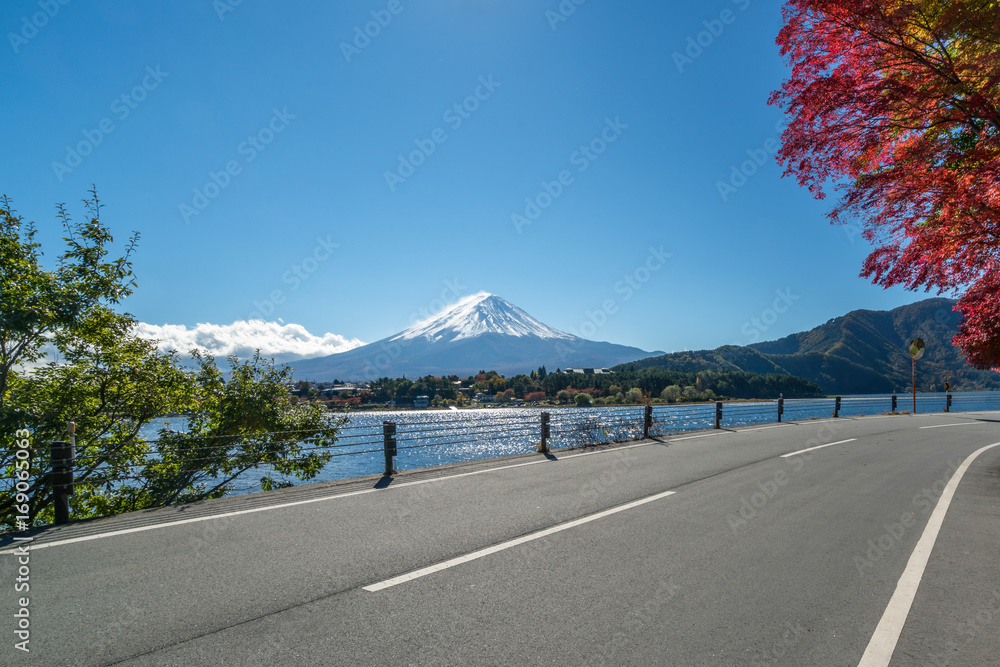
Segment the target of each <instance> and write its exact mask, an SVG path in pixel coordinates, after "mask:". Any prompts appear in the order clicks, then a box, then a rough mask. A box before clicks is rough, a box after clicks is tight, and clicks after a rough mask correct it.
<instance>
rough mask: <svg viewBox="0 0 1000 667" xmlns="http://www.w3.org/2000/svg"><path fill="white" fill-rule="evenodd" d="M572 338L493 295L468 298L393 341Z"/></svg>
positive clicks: (406, 331) (399, 335)
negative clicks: (487, 337)
mask: <svg viewBox="0 0 1000 667" xmlns="http://www.w3.org/2000/svg"><path fill="white" fill-rule="evenodd" d="M489 333H493V334H501V335H505V336H517V337H524V336H534V337H538V338H546V339H566V340H568V339H572V338H573V336H572V335H570V334H568V333H565V332H562V331H559V330H558V329H553V328H552V327H550V326H546V325H545V324H542V323H541V322H539V321H538V320H536V319H535V318H533V317H532V316H531V315H528V314H527V313H526V312H524V311H523V310H521V309H520V308H518V307H517V306H515V305H514V304H512V303H510V302H509V301H506V300H504V299H502V298H500V297H498V296H496V295H495V294H490V293H489V292H479V293H478V294H474V295H472V296H469V297H466V298H464V299H462V300H461V301H459V302H457V303H455V304H454V305H452V306H451V307H449V308H446V309H445V310H443V311H442V312H440V313H438V314H437V315H435V316H434V317H431V318H429V319H426V320H424V321H422V322H418V323H416V324H414V325H413V326H412V327H410V328H409V329H406V330H405V331H403V332H401V333H399V334H397V335H395V336H393V337H392V338H391V339H390V340H394V341H395V340H413V339H415V338H424V339H426V340H428V341H430V342H437V341H440V340H444V341H456V340H462V339H464V338H475V337H477V336H482V335H484V334H489Z"/></svg>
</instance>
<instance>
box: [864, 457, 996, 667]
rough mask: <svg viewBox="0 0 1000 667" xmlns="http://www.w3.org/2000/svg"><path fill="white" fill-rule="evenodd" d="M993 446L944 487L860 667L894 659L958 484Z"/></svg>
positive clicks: (968, 462)
mask: <svg viewBox="0 0 1000 667" xmlns="http://www.w3.org/2000/svg"><path fill="white" fill-rule="evenodd" d="M994 447H1000V442H996V443H994V444H992V445H986V446H985V447H983V448H982V449H979V450H976V451H975V452H973V453H972V454H970V455H969V458H967V459H965V461H964V462H963V463H962V465H960V466H959V467H958V470H956V471H955V474H954V475H952V476H951V479H950V480H949V481H948V486H946V487H944V492H942V493H941V498H940V499H939V500H938V503H937V505H936V506H935V507H934V511H933V512H931V517H930V519H928V520H927V526H926V527H925V528H924V532H923V534H922V535H921V536H920V540H919V541H918V542H917V546H916V547H915V548H914V549H913V553H912V554H911V555H910V560H909V561H907V563H906V569H904V570H903V575H902V576H901V577H900V578H899V582H898V583H897V584H896V592H894V593H893V594H892V598H891V599H890V600H889V606H888V607H886V609H885V613H884V614H882V620H880V621H879V624H878V627H876V628H875V634H873V635H872V638H871V641H869V642H868V648H867V649H865V654H864V655H863V656H862V658H861V662H859V663H858V667H887V666H888V664H889V661H890V660H891V659H892V653H893V651H895V650H896V642H897V641H899V634H900V633H901V632H902V631H903V624H904V623H906V617H907V616H908V615H909V613H910V606H911V605H912V604H913V598H914V597H916V595H917V587H918V586H919V585H920V580H921V579H922V578H923V576H924V569H925V568H926V567H927V561H928V560H929V559H930V556H931V550H932V549H933V548H934V542H936V541H937V536H938V533H939V532H940V531H941V524H942V523H944V515H945V514H946V513H947V512H948V507H949V506H951V501H952V498H954V496H955V490H956V489H957V488H958V484H959V482H961V481H962V477H963V476H964V475H965V471H966V470H968V469H969V466H970V465H972V462H973V461H974V460H975V459H976V457H977V456H979V455H980V454H982V453H983V452H985V451H987V450H989V449H993V448H994Z"/></svg>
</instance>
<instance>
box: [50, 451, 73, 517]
mask: <svg viewBox="0 0 1000 667" xmlns="http://www.w3.org/2000/svg"><path fill="white" fill-rule="evenodd" d="M74 449H75V448H74V447H73V445H72V444H70V443H68V442H63V441H61V440H57V441H55V442H53V443H52V494H53V508H54V509H55V513H56V524H57V525H58V524H64V523H69V497H70V496H71V495H73V466H74V465H75V464H76V452H75V451H74Z"/></svg>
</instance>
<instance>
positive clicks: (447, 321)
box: [293, 292, 662, 381]
mask: <svg viewBox="0 0 1000 667" xmlns="http://www.w3.org/2000/svg"><path fill="white" fill-rule="evenodd" d="M657 354H662V353H661V352H646V351H645V350H640V349H639V348H635V347H627V346H625V345H615V344H613V343H600V342H595V341H590V340H586V339H584V338H580V337H578V336H574V335H572V334H568V333H566V332H564V331H559V330H557V329H553V328H552V327H550V326H548V325H545V324H542V323H541V322H539V321H538V320H536V319H535V318H533V317H532V316H531V315H528V313H526V312H524V311H523V310H521V309H520V308H518V307H517V306H515V305H513V304H512V303H510V302H508V301H505V300H504V299H501V298H500V297H498V296H496V295H494V294H489V293H488V292H480V293H479V294H476V295H474V296H470V297H466V298H465V299H462V300H461V301H459V302H458V303H456V304H454V305H452V306H451V307H449V308H447V309H445V310H444V311H442V312H441V313H439V314H437V315H435V316H434V317H431V318H430V319H427V320H424V321H423V322H418V323H416V324H414V325H413V326H411V327H410V328H409V329H406V330H405V331H402V332H400V333H397V334H395V335H393V336H389V337H388V338H383V339H382V340H379V341H376V342H374V343H370V344H368V345H363V346H362V347H357V348H354V349H353V350H349V351H347V352H340V353H338V354H331V355H329V356H326V357H317V358H314V359H303V360H301V361H297V362H294V364H293V365H294V367H295V377H297V378H302V379H310V380H317V381H328V380H333V379H340V380H373V379H376V378H380V377H392V378H397V377H402V376H406V377H409V378H411V379H413V378H417V377H422V376H425V375H435V376H445V375H460V376H467V375H472V374H475V373H478V372H479V371H480V370H487V371H488V370H495V371H497V372H498V373H502V374H504V375H508V376H509V375H516V374H518V373H529V372H530V371H532V370H534V369H536V368H538V367H539V366H542V365H544V366H546V367H547V368H548V369H550V370H555V369H556V368H604V367H608V366H614V365H615V364H621V363H625V362H628V361H634V360H637V359H645V358H647V357H650V356H655V355H657Z"/></svg>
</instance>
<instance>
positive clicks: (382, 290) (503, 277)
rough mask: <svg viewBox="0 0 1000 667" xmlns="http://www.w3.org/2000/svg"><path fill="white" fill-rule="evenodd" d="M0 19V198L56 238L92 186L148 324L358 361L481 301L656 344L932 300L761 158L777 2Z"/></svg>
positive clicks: (89, 13)
mask: <svg viewBox="0 0 1000 667" xmlns="http://www.w3.org/2000/svg"><path fill="white" fill-rule="evenodd" d="M577 1H579V0H577ZM623 4H624V6H623ZM0 19H2V24H3V32H4V34H5V39H4V44H3V45H2V47H0V51H2V56H0V76H2V80H3V81H4V82H5V84H6V89H7V93H6V95H5V104H4V107H5V116H6V122H4V123H3V125H2V128H0V133H2V141H0V145H2V146H3V153H4V160H3V167H2V169H3V171H2V185H0V190H2V192H3V193H5V194H7V195H9V196H10V197H12V198H13V199H14V202H15V205H16V207H17V209H18V211H19V212H20V213H21V214H22V215H24V216H25V217H26V218H29V219H32V220H35V221H36V222H37V223H39V225H40V226H41V227H42V230H43V234H42V235H43V241H44V242H45V243H46V244H50V243H55V242H56V241H57V240H58V238H59V228H58V226H57V224H56V223H57V221H56V218H55V215H54V210H55V203H56V202H66V203H67V204H68V205H69V207H70V209H71V211H72V212H73V213H75V214H77V215H83V208H82V206H81V205H80V204H79V202H80V200H81V199H83V198H84V197H85V196H86V194H87V191H88V190H89V189H90V187H91V185H92V184H96V186H97V189H98V191H99V193H100V196H101V198H102V199H103V201H104V203H105V204H106V208H105V209H104V211H103V217H104V220H105V222H107V223H108V224H109V225H111V227H112V229H113V230H114V231H115V232H116V239H117V240H119V241H124V240H125V239H126V238H127V236H128V233H129V232H130V231H133V230H135V231H138V232H139V233H140V234H141V236H142V240H141V243H140V248H139V253H138V255H137V256H136V258H135V271H136V275H137V278H138V282H139V287H138V290H137V291H136V293H135V294H134V295H133V296H132V297H130V298H129V299H128V300H127V302H126V304H125V307H126V309H127V310H128V311H129V312H131V313H133V314H134V315H135V316H136V317H137V318H138V319H139V320H140V321H142V322H144V323H148V324H149V325H152V326H153V327H154V329H155V327H158V326H162V325H172V326H173V329H172V330H174V331H176V330H177V329H178V326H177V325H183V326H185V327H188V328H192V327H194V326H195V325H198V324H212V325H217V326H218V325H222V326H223V329H218V328H217V329H216V331H225V330H226V329H225V325H230V324H232V323H234V322H237V321H244V320H248V319H251V318H254V317H258V316H262V315H263V316H265V317H264V319H266V320H275V321H278V322H279V323H280V324H295V325H298V327H297V328H296V329H295V332H299V334H297V335H299V337H300V338H303V337H304V338H309V336H313V337H322V336H324V335H327V334H328V335H327V338H326V340H327V342H328V343H330V342H331V341H332V343H331V344H332V345H333V346H334V347H336V346H337V345H341V344H342V345H347V346H349V345H351V344H357V343H358V342H359V341H364V342H371V341H374V340H377V339H380V338H382V337H384V336H387V335H389V334H392V333H394V332H396V331H399V330H401V329H403V328H404V327H406V326H408V325H409V324H410V323H411V321H412V320H413V319H414V318H415V317H419V316H420V315H421V314H423V313H431V312H433V311H434V310H437V309H439V308H441V307H442V306H443V305H444V304H445V303H446V302H448V301H455V300H457V299H458V298H460V297H462V296H466V295H470V294H474V293H476V292H479V291H483V290H485V291H489V292H493V293H495V294H498V295H500V296H502V297H504V298H506V299H507V300H509V301H511V302H512V303H514V304H516V305H518V306H520V307H521V308H523V309H524V310H526V311H527V312H528V313H530V314H532V315H534V316H535V317H537V318H539V319H541V320H542V321H544V322H545V323H547V324H549V325H551V326H554V327H556V328H558V329H562V330H567V331H576V332H580V331H586V332H588V333H589V332H590V331H592V330H593V331H594V332H595V333H594V334H593V335H592V336H591V337H593V338H595V339H598V340H609V341H612V342H616V343H621V344H627V345H634V346H637V347H641V348H643V349H646V350H665V351H673V350H682V349H685V348H687V349H700V348H712V347H716V346H718V345H722V344H726V343H749V342H753V341H755V340H765V339H773V338H778V337H780V336H783V335H787V334H789V333H793V332H796V331H801V330H806V329H809V328H811V327H814V326H817V325H819V324H822V323H823V322H825V321H827V320H828V319H830V318H832V317H836V316H838V315H841V314H844V313H845V312H847V311H849V310H852V309H856V308H870V309H888V308H892V307H895V306H898V305H901V304H904V303H909V302H912V301H916V300H919V299H921V298H925V296H927V295H925V294H923V293H917V294H914V293H909V292H905V291H902V290H888V291H886V290H883V289H881V288H879V287H875V286H872V285H871V284H869V282H868V281H866V280H864V279H862V278H859V277H858V273H859V270H860V267H861V263H862V261H863V259H864V257H865V256H866V255H867V253H868V252H869V247H868V246H867V244H866V242H865V241H864V240H863V239H861V238H860V237H859V236H858V235H857V230H852V229H845V228H840V227H834V226H831V225H830V224H829V223H828V221H827V220H826V218H825V213H826V212H827V210H828V209H829V207H830V206H831V200H829V199H828V200H826V201H815V200H813V199H812V198H811V197H810V195H809V193H808V192H806V191H805V190H803V189H801V188H799V187H798V186H797V185H796V183H795V182H794V181H793V180H790V179H783V178H781V174H780V168H779V167H778V166H777V165H776V164H775V162H774V160H773V157H772V156H771V155H770V154H768V153H769V152H773V150H774V147H775V146H776V145H777V143H776V142H777V139H778V137H779V135H780V125H781V122H782V116H781V114H780V112H779V111H778V110H777V109H775V108H772V107H768V106H767V104H766V100H767V97H768V94H769V92H770V91H771V90H773V89H775V88H776V87H778V86H779V85H780V83H781V80H782V79H783V77H784V76H785V75H786V73H787V70H786V67H785V64H784V63H783V62H782V60H781V59H780V57H779V55H778V50H777V47H776V46H775V45H774V38H775V36H776V34H777V32H778V30H779V28H780V20H781V13H780V3H777V2H763V1H758V0H749V1H747V0H739V1H738V2H733V1H732V0H715V1H712V2H699V3H662V2H651V1H643V2H632V3H612V2H607V1H602V0H585V1H583V2H581V3H580V4H576V3H575V2H573V0H564V1H563V2H561V3H560V2H559V1H558V0H548V1H541V2H539V1H529V0H424V1H423V2H414V1H410V0H395V1H392V2H390V1H389V0H377V1H369V0H364V1H355V2H343V3H324V2H296V3H277V2H265V1H263V0H253V1H250V0H244V1H243V2H240V3H238V4H237V1H236V0H216V1H215V2H213V0H181V1H178V2H172V3H155V4H154V3H141V2H125V1H124V0H61V1H60V0H41V1H39V0H34V1H22V0H8V1H7V2H5V3H3V5H2V7H0ZM39 26H40V27H39ZM366 31H367V33H368V34H367V35H366V34H365V32H366ZM699 42H700V44H699ZM758 163H760V164H758ZM734 167H735V168H736V169H741V168H742V169H743V171H744V172H745V173H747V174H750V175H749V176H744V175H743V174H740V175H737V176H735V177H734V175H733V169H734ZM720 183H726V184H728V187H720ZM533 206H534V207H537V208H533ZM515 216H519V217H515ZM49 247H50V248H51V247H53V246H49ZM54 254H55V253H54V252H52V251H51V250H50V255H54ZM664 255H669V257H666V258H664ZM779 292H780V295H779ZM609 306H610V307H609ZM779 311H780V312H779ZM755 318H756V320H757V321H756V322H755ZM587 322H593V323H594V325H593V326H592V327H589V326H588V327H584V325H585V324H586V323H587ZM277 329H280V327H278V328H277ZM269 330H270V331H272V332H273V331H275V330H276V328H275V327H271V328H270V329H269ZM163 331H167V330H166V329H164V330H163ZM305 332H308V334H306V333H305ZM293 337H294V336H293ZM310 340H311V339H310ZM265 347H266V346H265ZM322 349H323V350H325V351H330V349H331V348H330V347H329V346H328V347H325V348H322Z"/></svg>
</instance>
